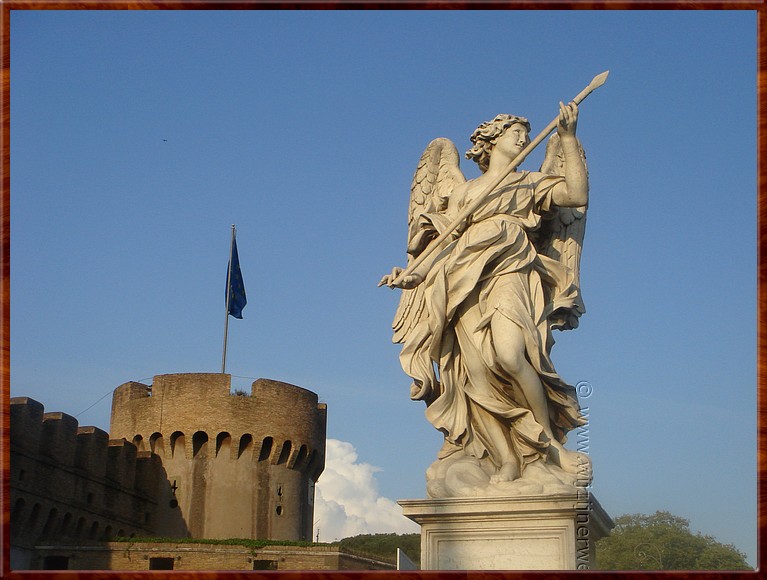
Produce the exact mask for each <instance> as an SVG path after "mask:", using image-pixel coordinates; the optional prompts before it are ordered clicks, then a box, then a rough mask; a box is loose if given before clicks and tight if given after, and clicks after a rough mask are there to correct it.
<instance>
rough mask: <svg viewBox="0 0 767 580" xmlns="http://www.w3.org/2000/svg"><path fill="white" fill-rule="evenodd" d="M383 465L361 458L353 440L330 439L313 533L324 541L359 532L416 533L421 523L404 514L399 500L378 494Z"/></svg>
mask: <svg viewBox="0 0 767 580" xmlns="http://www.w3.org/2000/svg"><path fill="white" fill-rule="evenodd" d="M377 471H381V470H380V468H378V467H375V466H373V465H370V464H369V463H361V462H359V461H358V457H357V451H356V450H355V449H354V446H353V445H352V444H351V443H347V442H345V441H338V440H337V439H328V440H327V450H326V454H325V470H324V471H323V472H322V475H321V476H320V478H319V481H318V482H317V487H316V489H315V501H314V521H315V522H316V525H315V529H314V533H315V538H316V533H317V529H319V530H320V541H321V542H332V541H334V540H340V539H342V538H347V537H349V536H356V535H358V534H380V533H391V532H394V533H398V534H409V533H414V532H415V533H417V532H418V531H419V526H418V525H417V524H416V523H415V522H412V521H410V520H409V519H407V518H406V517H405V516H403V515H402V508H400V506H399V505H397V503H396V502H394V501H392V500H391V499H389V498H386V497H382V496H380V495H379V494H378V489H377V487H378V486H377V483H376V480H375V475H374V474H375V473H376V472H377Z"/></svg>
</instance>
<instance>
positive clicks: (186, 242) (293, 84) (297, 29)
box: [11, 11, 757, 564]
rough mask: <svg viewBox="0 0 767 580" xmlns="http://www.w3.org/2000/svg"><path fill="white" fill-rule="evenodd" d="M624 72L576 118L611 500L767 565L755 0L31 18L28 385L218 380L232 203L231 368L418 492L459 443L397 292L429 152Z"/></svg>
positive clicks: (17, 302) (16, 320) (20, 320)
mask: <svg viewBox="0 0 767 580" xmlns="http://www.w3.org/2000/svg"><path fill="white" fill-rule="evenodd" d="M608 69H609V70H610V77H609V79H608V81H607V84H605V86H604V87H602V88H601V89H599V91H597V92H596V93H594V94H593V95H592V96H590V97H589V99H588V100H587V101H586V102H585V103H584V104H583V105H582V107H581V116H580V121H579V127H578V134H579V137H580V139H581V141H582V142H583V145H584V147H585V148H586V151H587V154H588V160H589V170H590V177H591V202H590V208H589V214H588V227H587V231H586V240H585V248H584V253H583V261H582V274H581V280H582V285H583V293H584V298H585V301H586V308H587V313H586V314H585V316H584V317H583V318H582V320H581V326H580V328H578V329H577V330H575V331H571V332H567V333H557V344H556V345H555V347H554V350H553V353H552V358H553V360H554V363H555V365H556V366H557V369H558V371H559V373H560V374H561V375H562V376H563V378H565V379H566V380H568V381H569V382H571V383H576V382H578V381H588V382H589V383H590V384H591V385H592V386H593V393H592V394H591V396H590V397H589V398H588V399H585V400H583V401H582V404H583V405H584V406H587V407H588V410H589V417H590V425H589V432H588V446H589V453H590V454H591V456H592V460H593V462H594V466H595V481H594V493H595V494H596V497H597V498H598V499H599V501H600V502H601V503H602V505H603V506H604V507H605V509H607V510H608V512H609V513H610V514H612V515H614V516H615V515H619V514H622V513H633V512H643V513H652V512H654V511H655V510H659V509H662V510H668V511H671V512H672V513H675V514H677V515H680V516H683V517H686V518H688V519H690V520H691V526H692V528H693V529H695V530H700V531H702V532H704V533H708V534H712V535H714V536H715V537H717V539H719V540H720V541H723V542H727V543H730V542H731V543H734V544H735V545H736V546H737V547H738V548H740V549H741V550H743V551H745V552H747V553H748V555H749V558H750V561H751V563H752V564H753V563H755V554H756V515H755V514H756V443H755V438H756V211H755V210H756V167H757V165H756V13H755V12H752V11H682V12H676V11H636V12H633V11H593V12H592V11H575V12H568V11H497V12H496V11H468V12H461V11H444V12H440V11H404V12H395V11H392V12H388V11H342V12H335V11H327V12H325V11H317V12H308V11H306V12H283V11H263V12H262V11H244V12H231V11H228V12H209V11H148V12H138V11H137V12H124V11H49V12H38V11H13V12H12V14H11V224H12V226H11V292H12V294H11V300H12V302H11V341H12V343H11V394H12V395H13V396H30V397H33V398H35V399H37V400H39V401H41V402H42V403H43V404H44V405H45V407H46V409H47V410H49V411H54V410H55V411H64V412H67V413H70V414H72V415H77V418H78V420H79V421H80V424H81V425H91V424H92V425H97V426H99V427H101V428H104V429H108V422H109V410H110V397H109V396H106V397H105V398H103V399H102V397H104V396H105V395H108V394H109V393H110V392H111V390H112V389H113V388H115V387H116V386H118V385H120V384H121V383H123V382H126V381H129V380H144V381H145V382H151V377H152V376H153V375H157V374H163V373H171V372H218V371H219V370H220V365H221V348H222V342H223V323H224V320H223V314H224V305H223V299H224V282H225V273H226V260H227V252H228V247H229V236H230V226H231V224H233V223H234V224H236V225H237V228H238V238H237V241H238V247H239V255H240V262H241V265H242V270H243V277H244V281H245V287H246V290H247V294H248V305H247V306H246V308H245V310H244V313H243V315H244V319H243V320H234V319H232V320H231V322H230V324H229V330H230V334H229V354H228V363H227V370H228V372H231V373H232V374H233V375H234V378H233V384H234V386H235V387H240V388H245V387H247V385H249V384H250V382H252V380H254V379H255V378H258V377H268V378H272V379H277V380H283V381H286V382H290V383H293V384H297V385H300V386H303V387H305V388H309V389H311V390H313V391H315V392H317V393H318V394H319V396H320V398H321V400H322V401H325V402H327V404H328V436H329V437H331V438H333V439H336V440H339V441H341V442H348V443H350V444H351V445H352V446H353V447H354V449H355V450H356V453H357V456H358V457H357V459H355V460H357V461H359V462H361V463H364V464H365V465H369V466H375V467H377V468H379V470H378V471H375V478H374V479H375V481H374V484H375V485H376V486H377V493H379V494H380V495H381V496H382V497H385V498H391V499H394V500H396V499H401V498H415V497H424V496H425V485H424V471H425V469H426V468H427V467H428V465H429V464H430V463H431V461H433V459H434V457H435V454H436V452H437V450H438V448H439V446H440V436H439V434H438V433H437V432H436V431H434V429H433V428H432V427H431V426H430V425H429V424H428V423H427V422H426V420H425V418H424V417H423V404H422V403H416V402H411V401H410V400H409V399H408V392H409V380H408V378H407V376H406V375H405V374H404V373H403V372H402V370H401V369H400V367H399V361H398V356H397V355H398V347H397V346H396V345H393V344H391V331H390V324H391V319H392V317H393V315H394V311H395V308H396V304H397V301H398V297H399V294H398V291H392V290H389V289H387V288H376V283H377V281H378V280H379V279H380V277H381V275H383V274H384V273H386V272H387V271H389V270H390V269H391V267H392V266H394V265H404V263H405V255H404V247H405V237H406V212H407V204H408V196H409V187H410V180H411V178H412V174H413V171H414V169H415V166H416V163H417V161H418V159H419V156H420V154H421V153H422V151H423V149H424V148H425V146H426V145H427V144H428V142H429V141H430V140H431V139H433V138H435V137H448V138H450V139H451V140H453V141H454V142H455V143H456V145H457V147H458V149H459V151H465V150H466V149H467V148H468V145H469V141H468V136H469V135H470V134H471V132H472V131H473V130H474V128H475V127H476V126H477V125H478V124H479V123H480V122H482V121H484V120H487V119H490V118H492V117H493V116H495V115H496V114H497V113H499V112H508V113H512V114H518V115H524V116H526V117H528V119H529V120H530V122H531V124H532V126H533V134H535V133H537V131H539V130H540V129H542V128H543V127H544V126H545V125H546V124H547V123H548V122H549V121H550V120H551V119H552V118H553V117H554V116H556V114H557V103H558V101H560V100H564V101H566V100H568V99H570V98H572V97H573V96H574V95H575V94H577V93H578V92H579V91H580V90H581V89H582V88H583V87H584V86H585V85H586V84H588V82H589V81H590V80H591V79H592V77H593V76H594V75H596V74H598V73H600V72H602V71H604V70H608ZM541 158H542V152H536V153H534V154H533V155H532V156H531V157H530V159H529V160H528V162H527V164H526V166H527V168H531V169H537V167H538V164H539V163H540V160H541ZM462 168H463V170H464V172H465V173H466V175H467V176H468V177H474V176H476V174H477V171H476V169H475V168H474V167H471V166H470V165H469V162H464V163H463V164H462ZM94 403H96V404H95V405H94ZM91 405H93V406H91ZM89 407H90V408H89ZM85 409H88V410H87V411H86V410H85ZM344 449H346V450H347V451H348V448H344ZM371 485H372V484H371ZM327 539H332V538H327Z"/></svg>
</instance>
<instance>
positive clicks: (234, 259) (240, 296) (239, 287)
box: [226, 239, 248, 319]
mask: <svg viewBox="0 0 767 580" xmlns="http://www.w3.org/2000/svg"><path fill="white" fill-rule="evenodd" d="M226 278H227V280H228V281H229V288H228V293H229V296H228V300H229V311H228V314H230V315H231V316H234V317H235V318H240V319H242V309H243V308H245V305H246V304H247V303H248V299H247V298H246V297H245V284H244V283H243V281H242V272H241V271H240V257H239V256H238V255H237V240H236V239H235V240H233V241H232V256H231V258H230V260H229V267H228V270H227V273H226Z"/></svg>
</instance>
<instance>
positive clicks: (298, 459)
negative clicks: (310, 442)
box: [294, 445, 309, 469]
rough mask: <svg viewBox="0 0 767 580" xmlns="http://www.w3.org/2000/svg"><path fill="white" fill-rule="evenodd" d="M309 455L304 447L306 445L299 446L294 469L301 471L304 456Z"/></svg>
mask: <svg viewBox="0 0 767 580" xmlns="http://www.w3.org/2000/svg"><path fill="white" fill-rule="evenodd" d="M308 454H309V449H308V448H307V447H306V445H301V448H300V449H299V450H298V456H297V457H296V462H295V464H294V467H295V468H296V469H301V468H302V467H303V463H304V460H305V459H306V456H307V455H308Z"/></svg>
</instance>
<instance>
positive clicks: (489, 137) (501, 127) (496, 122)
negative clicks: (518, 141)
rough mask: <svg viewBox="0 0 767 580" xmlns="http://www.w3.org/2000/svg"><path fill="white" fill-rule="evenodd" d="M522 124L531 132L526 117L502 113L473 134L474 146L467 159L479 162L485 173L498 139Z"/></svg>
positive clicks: (483, 124)
mask: <svg viewBox="0 0 767 580" xmlns="http://www.w3.org/2000/svg"><path fill="white" fill-rule="evenodd" d="M516 124H520V125H522V126H524V127H525V129H526V130H527V132H528V133H529V132H530V123H529V122H528V121H527V119H525V118H524V117H517V116H516V115H507V114H505V113H501V114H500V115H496V117H495V119H493V120H492V121H485V122H484V123H482V124H481V125H480V126H479V127H477V128H476V129H475V130H474V132H473V133H472V134H471V142H472V143H473V144H474V146H473V147H472V148H471V149H469V150H468V151H467V152H466V159H472V160H473V161H476V162H477V165H479V169H480V170H481V171H482V172H483V173H484V172H485V171H487V168H488V165H489V163H490V153H491V152H492V151H493V147H494V146H495V143H496V141H497V140H498V138H499V137H500V136H501V135H503V134H504V132H505V131H506V129H508V128H509V127H511V126H512V125H516Z"/></svg>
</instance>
